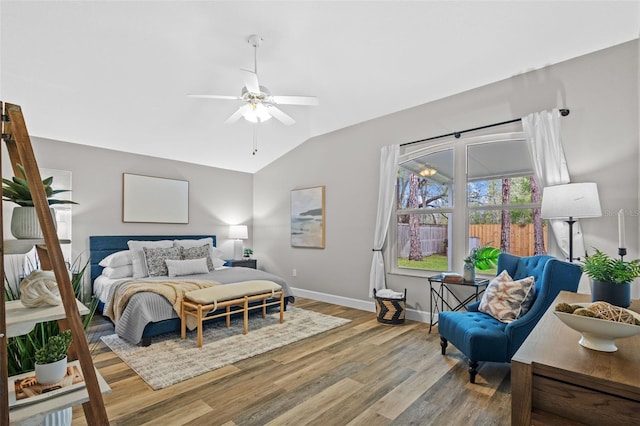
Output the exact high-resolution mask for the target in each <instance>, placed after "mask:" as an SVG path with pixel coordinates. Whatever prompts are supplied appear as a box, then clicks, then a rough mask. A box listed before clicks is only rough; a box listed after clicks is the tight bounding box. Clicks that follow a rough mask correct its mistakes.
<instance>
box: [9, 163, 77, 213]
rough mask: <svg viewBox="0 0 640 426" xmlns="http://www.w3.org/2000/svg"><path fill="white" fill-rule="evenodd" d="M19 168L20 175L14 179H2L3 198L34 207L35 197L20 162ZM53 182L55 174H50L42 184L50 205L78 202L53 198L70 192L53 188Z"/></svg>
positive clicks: (23, 205)
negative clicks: (32, 195) (33, 197)
mask: <svg viewBox="0 0 640 426" xmlns="http://www.w3.org/2000/svg"><path fill="white" fill-rule="evenodd" d="M18 170H19V171H20V174H21V175H22V176H21V177H20V176H14V177H13V178H12V180H9V179H4V178H3V179H2V183H3V184H4V186H3V187H2V199H3V200H5V201H11V202H13V203H16V204H17V205H19V206H22V207H33V199H32V197H31V188H29V183H28V182H27V176H26V173H25V170H24V167H22V165H21V164H18ZM52 183H53V176H49V177H48V178H46V179H43V180H42V185H43V186H44V192H45V194H46V196H47V199H48V201H49V205H52V204H78V203H76V202H74V201H71V200H54V199H51V197H53V196H54V195H56V194H59V193H61V192H69V191H68V190H66V189H56V190H54V189H52V188H51V184H52Z"/></svg>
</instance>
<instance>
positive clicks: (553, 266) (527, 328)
mask: <svg viewBox="0 0 640 426" xmlns="http://www.w3.org/2000/svg"><path fill="white" fill-rule="evenodd" d="M505 269H506V270H507V272H508V273H509V275H511V277H513V279H514V280H519V279H522V278H525V277H528V276H533V277H534V278H535V287H536V298H535V300H534V302H533V305H532V306H531V309H530V310H529V311H528V312H527V313H526V314H524V315H523V316H522V317H520V318H518V319H517V320H515V321H513V322H511V323H507V324H505V323H503V322H500V321H498V320H497V319H495V318H493V317H492V316H490V315H487V314H485V313H483V312H479V311H478V306H479V305H480V302H476V303H474V304H471V305H469V306H468V307H467V312H441V313H440V314H439V315H438V331H439V333H440V346H441V347H442V355H445V351H446V348H447V343H448V342H451V343H452V344H453V345H454V346H455V347H456V348H458V349H459V350H460V352H462V353H463V354H464V355H465V356H466V357H467V359H468V360H469V379H470V381H471V383H475V379H476V374H477V372H478V370H477V368H478V361H491V362H511V357H512V356H513V354H514V353H515V352H516V351H517V350H518V348H519V347H520V345H522V343H523V342H524V340H525V339H526V338H527V336H528V335H529V333H530V332H531V330H533V327H535V325H536V324H537V323H538V321H539V320H540V318H541V317H542V315H543V314H544V312H545V311H546V310H547V308H548V307H549V305H550V304H551V302H553V300H554V299H555V298H556V296H557V295H558V293H559V292H560V291H561V290H566V291H572V292H575V291H576V290H577V289H578V283H579V281H580V277H581V275H582V271H581V269H580V267H579V266H578V265H576V264H573V263H568V262H563V261H561V260H558V259H556V258H554V257H552V256H546V255H539V256H531V257H518V256H514V255H511V254H507V253H501V254H500V256H499V257H498V272H502V271H503V270H505Z"/></svg>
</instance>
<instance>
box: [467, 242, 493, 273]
mask: <svg viewBox="0 0 640 426" xmlns="http://www.w3.org/2000/svg"><path fill="white" fill-rule="evenodd" d="M500 253H502V252H501V251H500V249H497V248H495V247H491V246H489V245H487V244H485V245H483V246H480V247H475V248H473V249H472V250H471V252H470V253H469V256H467V257H465V258H464V262H465V263H473V264H474V266H475V267H476V268H477V269H479V270H481V271H487V270H489V269H494V268H496V267H497V266H498V256H499V255H500Z"/></svg>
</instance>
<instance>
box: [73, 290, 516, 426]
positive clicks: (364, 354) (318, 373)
mask: <svg viewBox="0 0 640 426" xmlns="http://www.w3.org/2000/svg"><path fill="white" fill-rule="evenodd" d="M295 306H296V307H299V308H303V309H310V310H314V311H318V312H322V313H325V314H330V315H335V316H339V317H343V318H349V319H351V322H350V323H349V324H347V325H345V326H342V327H339V328H337V329H334V330H331V331H328V332H325V333H322V334H320V335H317V336H314V337H311V338H308V339H305V340H302V341H299V342H296V343H293V344H291V345H288V346H285V347H282V348H279V349H276V350H273V351H271V352H267V353H265V354H262V355H259V356H256V357H253V358H249V359H247V360H243V361H240V362H238V363H236V364H233V365H231V366H227V367H224V368H221V369H218V370H214V371H212V372H209V373H207V374H203V375H201V376H198V377H195V378H193V379H191V380H187V381H185V382H182V383H179V384H177V385H174V386H170V387H168V388H165V389H162V390H158V391H153V390H151V388H149V387H148V386H147V385H146V384H145V383H144V382H143V381H142V379H141V378H140V377H138V376H137V375H136V374H135V373H134V372H133V371H132V370H131V369H130V368H129V367H128V366H127V365H126V364H125V363H124V362H122V361H121V360H120V358H118V357H117V356H116V355H115V354H114V353H113V352H111V350H110V349H109V348H108V347H106V346H105V345H104V344H103V343H102V342H101V341H100V340H99V337H100V336H101V335H106V334H112V333H113V326H112V325H111V324H110V323H109V322H107V321H106V320H104V319H102V318H101V317H97V318H96V319H95V320H94V323H93V325H92V326H91V328H90V330H89V340H90V347H91V348H92V350H93V351H92V353H93V358H94V362H95V365H96V367H97V368H98V370H99V371H100V373H101V374H102V375H103V376H104V378H105V379H106V380H107V382H108V383H109V385H110V386H111V388H112V390H113V392H112V393H111V394H109V395H105V397H104V399H105V405H106V408H107V413H108V415H109V419H110V421H111V424H112V425H265V424H271V425H296V426H297V425H306V424H312V425H323V426H324V425H367V426H375V425H507V424H510V414H511V408H510V403H511V402H510V401H511V397H510V390H511V386H510V382H509V365H508V364H495V363H481V368H480V370H479V374H478V377H477V379H476V382H477V383H476V384H474V385H472V384H470V383H469V377H468V373H467V369H466V363H465V361H464V359H463V358H462V356H461V354H460V353H459V352H458V351H457V350H456V349H455V347H453V346H451V345H449V348H448V349H447V355H446V356H442V355H441V354H440V345H439V337H438V333H437V330H434V331H432V333H431V334H429V327H428V325H425V324H423V323H418V322H412V321H407V323H406V324H404V325H400V326H388V325H382V324H380V323H378V322H377V321H376V316H375V314H374V313H371V312H364V311H360V310H356V309H350V308H345V307H342V306H336V305H331V304H328V303H323V302H317V301H313V300H310V299H300V298H298V299H297V300H296V303H295ZM285 320H286V316H285ZM249 333H251V332H249ZM73 424H74V426H78V425H83V424H86V421H85V419H84V414H83V411H82V408H81V407H80V406H78V407H75V408H74V411H73Z"/></svg>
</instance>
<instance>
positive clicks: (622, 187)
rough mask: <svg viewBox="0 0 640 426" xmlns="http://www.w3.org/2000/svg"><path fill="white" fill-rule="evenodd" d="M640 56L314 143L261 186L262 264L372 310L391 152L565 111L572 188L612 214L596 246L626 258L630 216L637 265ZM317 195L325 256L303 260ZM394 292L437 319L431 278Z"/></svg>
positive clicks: (595, 225) (592, 241) (614, 58)
mask: <svg viewBox="0 0 640 426" xmlns="http://www.w3.org/2000/svg"><path fill="white" fill-rule="evenodd" d="M638 51H639V49H638V40H634V41H632V42H629V43H625V44H622V45H619V46H615V47H612V48H609V49H606V50H603V51H599V52H595V53H592V54H589V55H586V56H583V57H579V58H576V59H573V60H569V61H567V62H564V63H560V64H557V65H552V66H549V67H546V68H544V69H541V70H536V71H531V72H526V73H523V74H521V75H518V76H514V77H512V78H509V79H507V80H504V81H500V82H497V83H494V84H491V85H487V86H484V87H480V88H477V89H474V90H471V91H467V92H464V93H460V94H457V95H454V96H451V97H448V98H445V99H441V100H438V101H435V102H432V103H429V104H425V105H421V106H418V107H415V108H412V109H408V110H405V111H402V112H399V113H396V114H392V115H389V116H385V117H381V118H379V119H375V120H371V121H368V122H365V123H361V124H359V125H356V126H352V127H349V128H345V129H341V130H339V131H336V132H333V133H330V134H326V135H322V136H319V137H316V138H313V139H311V140H309V141H307V142H306V143H305V144H303V145H301V146H299V147H298V148H296V149H294V150H293V151H291V152H290V153H288V154H287V155H285V156H284V157H282V158H280V159H278V160H277V161H275V162H274V163H272V164H271V165H269V166H268V167H266V168H264V169H263V170H261V171H259V172H258V173H256V175H255V180H254V226H255V248H256V253H257V256H258V257H259V258H260V261H261V262H262V263H263V264H264V265H268V267H269V268H270V269H272V270H273V271H274V272H276V273H279V274H281V275H282V276H284V277H286V278H287V279H288V280H289V281H290V283H291V284H292V285H293V286H294V287H297V288H299V289H302V290H304V291H303V293H304V294H308V295H314V293H318V294H315V296H318V298H324V299H326V300H332V301H336V302H338V303H340V302H342V303H345V304H349V305H353V306H367V307H371V306H372V304H370V299H369V298H368V283H369V268H370V263H371V247H372V241H373V229H374V221H375V210H376V205H377V191H378V163H379V152H380V148H381V147H382V146H383V145H387V144H394V143H403V142H409V141H412V140H418V139H422V138H426V137H430V136H436V135H440V134H445V133H450V132H452V131H455V130H462V129H467V128H473V127H477V126H482V125H485V124H489V123H494V122H500V121H505V120H509V119H512V118H519V117H522V116H524V115H527V114H529V113H531V112H535V111H540V110H545V109H551V108H554V107H561V108H563V107H564V108H570V109H571V114H570V115H569V116H568V117H565V118H563V120H562V126H563V131H562V136H563V142H564V147H565V155H566V157H567V161H568V166H569V171H570V174H571V178H572V181H573V182H587V181H589V182H591V181H595V182H597V184H598V188H599V193H600V201H601V205H602V209H603V213H604V216H603V217H601V218H597V219H588V220H584V221H583V222H582V226H583V231H584V235H585V245H586V247H591V246H597V247H598V248H600V249H601V250H604V251H605V252H607V253H609V254H615V253H617V248H616V246H617V218H616V212H617V211H618V210H619V209H621V208H624V210H625V212H627V215H628V217H627V221H626V224H627V245H628V247H627V249H628V251H629V256H630V257H631V258H636V257H638V231H639V228H638V160H639V149H638V137H639V129H638V113H639V109H638V93H639V92H638ZM497 132H499V130H496V133H497ZM507 160H508V159H505V161H507ZM317 185H326V224H327V225H326V248H325V249H323V250H320V249H300V248H292V247H290V244H289V194H290V190H292V189H295V188H303V187H308V186H317ZM293 269H296V271H297V276H296V277H293V276H292V270H293ZM583 280H584V279H583ZM387 283H388V286H389V287H391V288H393V289H395V290H402V289H403V288H405V287H406V288H407V289H408V304H409V305H410V307H412V308H415V309H418V310H420V311H428V310H429V308H430V307H429V303H428V294H427V293H428V289H427V285H426V280H425V279H424V278H416V277H407V276H400V275H388V280H387ZM634 291H636V292H637V291H638V289H637V288H635V289H634ZM638 295H639V293H636V296H638Z"/></svg>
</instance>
